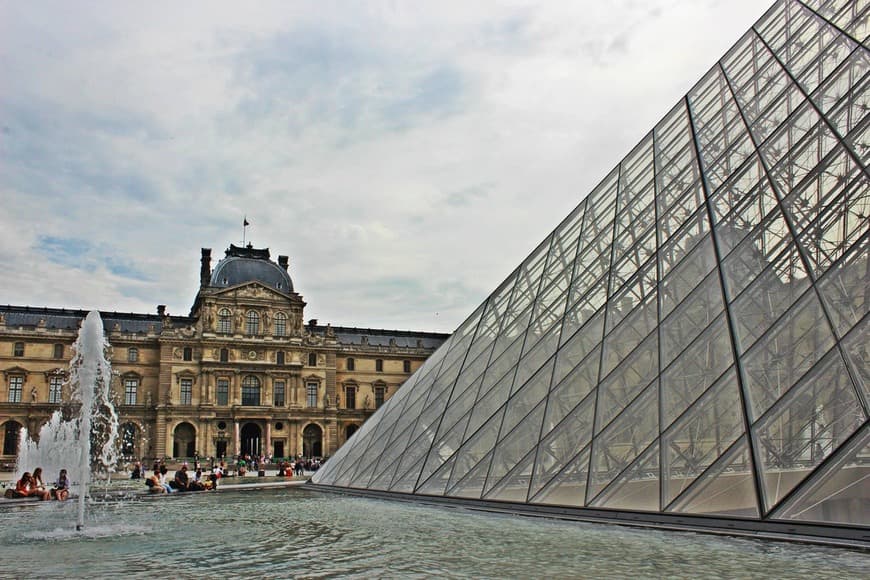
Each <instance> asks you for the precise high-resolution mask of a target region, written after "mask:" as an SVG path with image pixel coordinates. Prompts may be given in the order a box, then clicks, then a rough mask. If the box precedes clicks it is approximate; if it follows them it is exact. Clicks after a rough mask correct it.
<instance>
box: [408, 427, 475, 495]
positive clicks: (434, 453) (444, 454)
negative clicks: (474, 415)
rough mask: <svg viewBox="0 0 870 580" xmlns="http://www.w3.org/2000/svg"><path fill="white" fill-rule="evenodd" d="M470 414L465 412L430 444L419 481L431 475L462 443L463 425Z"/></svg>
mask: <svg viewBox="0 0 870 580" xmlns="http://www.w3.org/2000/svg"><path fill="white" fill-rule="evenodd" d="M470 416H471V414H470V413H467V414H466V415H465V416H464V417H463V418H462V419H460V420H459V421H457V422H456V424H455V425H453V427H452V428H451V429H450V430H449V431H448V432H447V433H446V434H445V435H443V436H441V437H439V438H438V441H436V442H435V444H434V445H432V449H431V450H430V451H429V457H428V459H427V460H426V465H425V466H424V467H423V472H422V473H421V474H420V481H426V479H427V478H428V477H429V476H430V475H432V473H433V472H434V471H435V470H436V469H438V468H439V467H440V466H441V465H442V464H443V463H444V462H445V461H447V459H448V458H450V457H452V456H453V454H454V453H456V450H457V449H459V447H460V445H462V437H463V435H464V434H465V427H466V426H467V425H468V419H469V417H470Z"/></svg>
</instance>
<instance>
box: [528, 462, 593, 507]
mask: <svg viewBox="0 0 870 580" xmlns="http://www.w3.org/2000/svg"><path fill="white" fill-rule="evenodd" d="M588 472H589V447H586V448H585V449H584V450H583V451H582V452H581V453H580V454H578V455H577V457H575V458H574V459H573V460H572V461H571V463H569V464H568V465H567V466H566V467H565V469H563V470H562V472H561V473H559V475H557V476H556V477H555V478H554V479H553V480H552V481H551V482H550V483H549V485H547V486H546V487H545V488H544V489H543V490H541V491H540V492H539V493H538V494H537V495H535V496H533V497H532V498H531V499H530V502H531V503H540V504H553V505H570V506H576V507H580V506H582V505H584V497H585V495H586V478H587V475H588Z"/></svg>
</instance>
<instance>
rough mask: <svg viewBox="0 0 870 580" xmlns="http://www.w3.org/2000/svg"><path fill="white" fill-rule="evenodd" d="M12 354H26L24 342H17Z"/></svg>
mask: <svg viewBox="0 0 870 580" xmlns="http://www.w3.org/2000/svg"><path fill="white" fill-rule="evenodd" d="M12 356H24V343H23V342H16V343H15V346H14V347H13V348H12Z"/></svg>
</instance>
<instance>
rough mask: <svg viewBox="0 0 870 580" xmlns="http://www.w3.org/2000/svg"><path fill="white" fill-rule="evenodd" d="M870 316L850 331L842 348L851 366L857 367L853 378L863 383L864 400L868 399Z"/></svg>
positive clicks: (869, 398) (869, 388) (869, 390)
mask: <svg viewBox="0 0 870 580" xmlns="http://www.w3.org/2000/svg"><path fill="white" fill-rule="evenodd" d="M868 335H870V316H865V317H864V320H863V322H860V323H859V324H858V325H857V326H856V327H855V328H853V329H852V332H850V333H849V335H848V336H847V337H846V338H845V339H844V340H843V349H844V350H845V351H846V356H847V357H848V358H849V360H850V361H851V363H852V368H853V369H857V371H858V374H857V376H856V377H855V380H856V381H858V382H861V383H863V394H864V402H865V404H866V402H867V401H870V348H868V347H867V345H868V344H870V336H868Z"/></svg>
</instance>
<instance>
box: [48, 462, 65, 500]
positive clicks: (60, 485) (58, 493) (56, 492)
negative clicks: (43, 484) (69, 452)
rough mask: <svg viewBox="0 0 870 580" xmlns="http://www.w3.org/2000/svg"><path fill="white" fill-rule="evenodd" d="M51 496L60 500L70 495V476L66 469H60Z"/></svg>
mask: <svg viewBox="0 0 870 580" xmlns="http://www.w3.org/2000/svg"><path fill="white" fill-rule="evenodd" d="M51 497H53V498H54V499H56V500H58V501H64V500H65V499H66V498H68V497H69V477H67V474H66V469H61V470H60V475H58V476H57V482H55V484H54V489H52V490H51Z"/></svg>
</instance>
